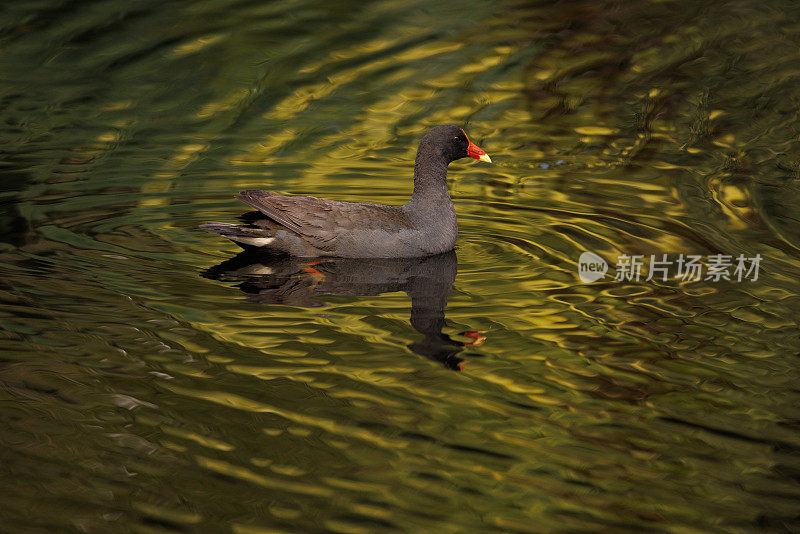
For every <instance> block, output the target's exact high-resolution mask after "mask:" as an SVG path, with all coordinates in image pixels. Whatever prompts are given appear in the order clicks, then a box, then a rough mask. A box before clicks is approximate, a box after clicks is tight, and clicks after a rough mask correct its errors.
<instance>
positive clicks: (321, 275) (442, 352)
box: [202, 251, 483, 371]
mask: <svg viewBox="0 0 800 534" xmlns="http://www.w3.org/2000/svg"><path fill="white" fill-rule="evenodd" d="M457 272H458V259H457V257H456V254H455V252H453V251H451V252H447V253H445V254H439V255H436V256H429V257H426V258H405V259H381V258H370V259H351V258H316V259H314V258H293V257H289V256H274V255H271V254H264V253H259V252H252V251H244V252H241V253H240V254H238V255H237V256H235V257H233V258H231V259H229V260H226V261H224V262H222V263H220V264H218V265H215V266H214V267H211V268H209V269H207V270H206V271H204V272H203V273H202V276H204V277H206V278H211V279H214V280H219V281H221V282H234V283H236V286H237V287H239V289H241V290H242V292H244V293H245V294H246V295H247V300H248V301H249V302H253V303H256V304H283V305H288V306H298V307H304V308H313V307H320V306H326V305H327V304H326V303H325V302H323V301H320V300H317V299H318V298H319V297H321V296H324V295H349V296H371V295H379V294H381V293H389V292H395V291H405V292H406V294H408V296H409V297H410V298H411V326H412V327H413V328H414V329H415V330H416V331H417V332H419V333H421V334H422V335H423V338H422V340H420V341H415V342H413V343H410V344H408V348H410V349H411V350H412V351H414V352H415V353H417V354H419V355H421V356H425V357H426V358H428V359H430V360H433V361H436V362H439V363H441V364H442V365H444V366H445V367H447V368H448V369H453V370H456V371H460V370H461V363H462V362H463V361H464V359H463V358H460V357H458V353H459V352H461V351H462V350H463V349H464V347H467V346H472V345H475V344H477V343H478V342H480V341H482V340H483V338H482V337H481V335H480V332H472V331H468V332H463V333H462V335H464V336H467V337H469V338H472V339H473V341H471V342H469V343H464V342H461V341H457V340H454V339H452V338H451V337H450V336H448V335H447V334H445V333H443V332H442V329H443V328H444V327H445V325H446V320H445V308H446V307H447V297H448V295H450V292H451V291H452V289H453V282H454V281H455V278H456V273H457Z"/></svg>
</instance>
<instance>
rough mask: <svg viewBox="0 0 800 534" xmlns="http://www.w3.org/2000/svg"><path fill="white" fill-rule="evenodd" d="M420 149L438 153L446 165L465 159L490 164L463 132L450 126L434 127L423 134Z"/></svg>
mask: <svg viewBox="0 0 800 534" xmlns="http://www.w3.org/2000/svg"><path fill="white" fill-rule="evenodd" d="M422 147H426V148H427V150H431V151H435V152H439V153H440V154H441V155H442V156H444V159H445V161H447V162H448V163H450V162H451V161H455V160H457V159H461V158H466V157H470V158H475V159H479V160H481V161H485V162H486V163H491V162H492V160H491V158H490V157H489V156H488V155H487V154H486V152H484V151H483V150H481V149H480V148H478V147H477V146H475V145H474V144H472V142H471V141H470V140H469V138H467V134H466V133H465V132H464V130H462V129H461V128H459V127H458V126H453V125H452V124H446V125H443V126H436V127H435V128H433V129H432V130H431V131H430V132H428V133H427V134H425V137H423V138H422V142H420V149H422Z"/></svg>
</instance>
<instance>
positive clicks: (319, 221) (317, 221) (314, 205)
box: [236, 189, 411, 250]
mask: <svg viewBox="0 0 800 534" xmlns="http://www.w3.org/2000/svg"><path fill="white" fill-rule="evenodd" d="M236 198H238V199H239V200H241V201H242V202H244V203H245V204H247V205H248V206H250V207H252V208H255V209H257V210H258V211H260V212H261V213H263V214H264V215H265V216H266V217H268V218H269V219H271V220H273V221H275V222H276V223H278V224H280V225H282V226H284V227H286V228H287V229H289V230H291V231H293V232H295V233H297V234H298V235H300V236H302V237H303V238H304V239H305V240H306V241H308V242H309V243H310V244H311V245H313V246H315V247H317V248H318V249H320V250H332V249H335V248H336V245H337V240H338V238H339V237H340V236H342V235H349V236H352V235H353V234H354V233H357V232H359V231H366V230H383V231H385V232H387V233H392V232H397V231H398V230H400V229H401V228H409V227H410V226H411V224H410V222H409V221H408V218H407V217H406V216H405V214H404V213H403V211H402V210H401V209H400V208H399V207H396V206H385V205H382V204H368V203H356V202H341V201H336V200H328V199H325V198H317V197H307V196H284V195H277V194H275V193H271V192H269V191H259V190H254V189H250V190H246V191H242V192H241V193H240V194H238V195H237V196H236Z"/></svg>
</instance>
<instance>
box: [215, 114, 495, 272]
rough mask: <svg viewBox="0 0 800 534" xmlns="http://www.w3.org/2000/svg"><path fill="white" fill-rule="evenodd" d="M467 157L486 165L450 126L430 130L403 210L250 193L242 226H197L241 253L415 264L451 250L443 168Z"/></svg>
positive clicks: (452, 226)
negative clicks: (248, 209)
mask: <svg viewBox="0 0 800 534" xmlns="http://www.w3.org/2000/svg"><path fill="white" fill-rule="evenodd" d="M467 156H469V157H471V158H475V159H479V160H481V161H485V162H487V163H491V161H492V160H491V159H490V158H489V156H488V155H486V152H484V151H483V150H481V149H480V148H478V147H477V146H475V145H474V144H472V142H471V141H470V140H469V139H468V138H467V134H466V133H465V132H464V130H462V129H461V128H459V127H458V126H453V125H444V126H436V127H435V128H433V129H432V130H431V131H429V132H428V133H427V134H425V137H423V138H422V141H420V143H419V148H418V149H417V158H416V161H415V162H414V192H413V193H412V195H411V200H409V201H408V202H407V203H406V204H404V205H403V206H387V205H384V204H372V203H367V202H363V203H362V202H359V203H356V202H340V201H336V200H328V199H324V198H317V197H307V196H284V195H277V194H275V193H271V192H269V191H257V190H253V189H249V190H246V191H242V192H241V193H240V194H239V195H237V196H236V198H238V199H239V200H241V201H242V202H244V203H245V204H247V205H248V206H250V207H252V208H255V209H256V210H258V211H256V212H250V213H246V214H244V215H243V216H242V217H241V220H242V223H243V224H231V223H207V224H203V225H201V226H200V228H203V229H204V230H208V231H209V232H215V233H217V234H220V235H222V236H224V237H227V238H228V239H230V240H232V241H234V242H235V243H237V244H238V245H240V246H241V247H242V248H245V249H250V248H261V249H264V250H269V251H272V252H276V253H283V254H289V255H292V256H299V257H320V256H334V257H340V258H414V257H421V256H429V255H432V254H440V253H442V252H447V251H448V250H452V249H453V247H454V246H455V243H456V236H457V234H458V224H457V223H456V211H455V207H454V206H453V202H452V201H451V200H450V194H449V193H448V191H447V165H448V164H449V163H450V162H451V161H454V160H457V159H460V158H464V157H467Z"/></svg>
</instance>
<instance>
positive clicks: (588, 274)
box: [578, 252, 608, 284]
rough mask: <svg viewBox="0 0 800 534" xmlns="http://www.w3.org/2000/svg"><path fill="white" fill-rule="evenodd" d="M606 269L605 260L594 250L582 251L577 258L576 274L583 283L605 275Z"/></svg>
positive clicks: (589, 282)
mask: <svg viewBox="0 0 800 534" xmlns="http://www.w3.org/2000/svg"><path fill="white" fill-rule="evenodd" d="M606 271H608V264H607V263H606V260H604V259H603V258H601V257H600V256H598V255H597V254H595V253H594V252H584V253H583V254H581V257H580V258H578V276H579V277H580V279H581V282H583V283H585V284H591V283H592V282H596V281H597V280H600V279H601V278H603V277H604V276H605V275H606Z"/></svg>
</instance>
